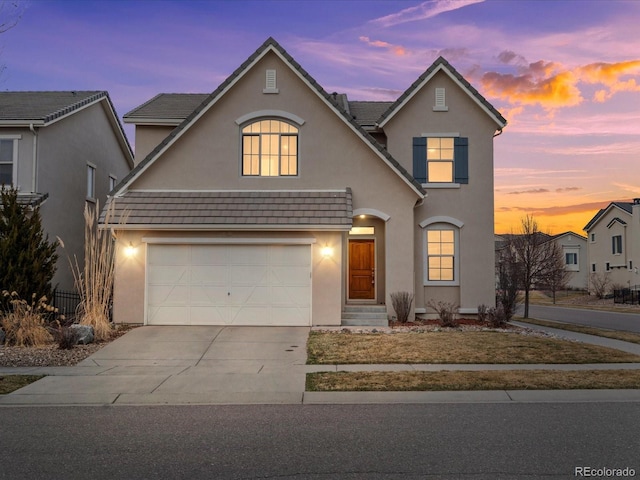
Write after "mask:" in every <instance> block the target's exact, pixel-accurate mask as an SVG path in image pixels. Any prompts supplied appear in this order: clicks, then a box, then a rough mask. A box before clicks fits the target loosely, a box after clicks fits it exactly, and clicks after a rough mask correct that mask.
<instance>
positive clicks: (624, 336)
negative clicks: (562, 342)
mask: <svg viewBox="0 0 640 480" xmlns="http://www.w3.org/2000/svg"><path fill="white" fill-rule="evenodd" d="M517 320H518V321H521V322H524V323H531V324H533V325H540V326H541V327H551V328H558V329H560V330H567V331H570V332H577V333H586V334H587V335H596V336H598V337H605V338H612V339H614V340H622V341H623V342H630V343H638V344H640V334H638V333H633V332H621V331H617V330H606V329H604V328H596V327H587V326H584V325H574V324H571V323H562V322H552V321H550V320H537V319H534V318H526V319H525V318H518V319H517Z"/></svg>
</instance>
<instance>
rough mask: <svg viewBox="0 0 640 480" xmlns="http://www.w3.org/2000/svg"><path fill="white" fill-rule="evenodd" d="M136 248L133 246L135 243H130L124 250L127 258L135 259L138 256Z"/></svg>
mask: <svg viewBox="0 0 640 480" xmlns="http://www.w3.org/2000/svg"><path fill="white" fill-rule="evenodd" d="M136 250H137V249H136V247H134V246H133V243H131V242H129V245H128V246H126V247H125V248H124V254H125V255H126V256H127V257H133V256H134V255H135V254H136Z"/></svg>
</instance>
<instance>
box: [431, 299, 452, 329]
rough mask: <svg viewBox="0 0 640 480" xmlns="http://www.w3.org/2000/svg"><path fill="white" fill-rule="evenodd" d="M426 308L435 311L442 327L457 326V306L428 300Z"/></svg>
mask: <svg viewBox="0 0 640 480" xmlns="http://www.w3.org/2000/svg"><path fill="white" fill-rule="evenodd" d="M427 306H428V307H430V308H432V309H434V310H435V311H436V313H437V314H438V317H439V318H440V324H441V325H442V326H443V327H457V326H458V305H456V304H455V303H450V302H443V301H440V300H439V301H437V302H436V301H435V300H429V302H428V303H427Z"/></svg>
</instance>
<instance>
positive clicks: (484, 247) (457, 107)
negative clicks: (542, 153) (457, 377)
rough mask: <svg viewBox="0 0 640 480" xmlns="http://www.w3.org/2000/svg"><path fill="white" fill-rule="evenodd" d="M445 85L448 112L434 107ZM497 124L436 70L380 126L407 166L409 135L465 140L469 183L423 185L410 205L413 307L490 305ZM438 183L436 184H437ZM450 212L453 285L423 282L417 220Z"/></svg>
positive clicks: (410, 164) (391, 148)
mask: <svg viewBox="0 0 640 480" xmlns="http://www.w3.org/2000/svg"><path fill="white" fill-rule="evenodd" d="M437 87H439V88H445V91H446V105H447V107H448V111H446V112H434V111H433V106H434V104H435V88H437ZM496 128H497V124H496V123H495V122H494V121H493V120H492V119H491V118H490V117H489V116H488V115H487V113H486V112H485V111H484V110H482V109H481V108H480V107H479V106H478V105H477V104H476V103H475V102H474V101H473V100H472V99H471V98H470V97H469V95H467V94H466V93H465V92H464V91H463V90H462V89H460V88H459V87H458V86H457V85H456V84H455V83H454V82H453V81H452V80H451V79H450V78H449V77H448V76H447V75H446V74H444V73H442V72H439V73H438V74H436V76H435V77H434V78H433V79H432V80H431V81H430V82H429V83H428V84H427V85H426V86H425V87H423V88H422V89H421V90H420V91H419V92H418V93H417V94H416V95H415V96H414V97H413V98H412V100H411V101H410V102H409V103H408V104H407V105H405V106H404V107H403V108H402V109H401V110H400V111H399V112H398V113H397V114H396V115H395V116H394V117H393V118H392V119H391V120H390V121H389V123H388V124H387V125H386V126H385V130H386V132H387V137H388V139H389V140H388V149H389V152H390V153H391V154H392V155H393V156H394V158H396V159H397V160H398V161H399V162H400V163H401V164H403V165H404V167H405V168H407V170H409V171H410V172H412V171H413V147H412V144H413V142H412V140H413V137H420V136H423V135H425V134H426V135H429V134H436V135H438V134H441V135H442V134H456V135H457V136H460V137H466V138H468V139H469V183H468V184H460V185H457V184H456V185H451V186H450V187H446V188H436V186H433V187H430V186H429V185H428V184H427V185H426V186H425V188H426V190H427V192H428V196H427V198H426V199H425V201H424V203H423V205H422V206H420V207H419V208H417V209H416V210H415V225H416V228H415V232H414V242H415V259H416V272H415V282H416V307H417V308H421V307H422V308H424V307H425V306H426V303H427V302H428V301H429V300H430V299H434V300H444V301H449V302H453V303H456V304H458V305H460V307H461V309H462V310H461V311H462V312H463V313H465V312H466V313H469V312H471V311H473V310H474V309H476V308H477V307H478V305H480V304H486V305H493V303H494V301H495V290H494V283H493V282H494V270H495V259H494V236H493V224H494V213H493V135H494V133H495V131H496ZM438 187H441V186H438ZM434 217H450V218H451V219H453V220H455V221H457V222H460V223H462V224H463V226H462V227H461V228H460V229H459V251H458V255H459V275H458V277H459V278H458V282H457V285H456V286H429V285H427V286H425V282H424V276H425V273H424V266H423V265H424V257H425V255H426V253H425V251H424V250H425V248H424V231H423V229H422V228H421V227H420V226H419V224H420V223H421V222H423V221H425V220H427V219H430V218H434Z"/></svg>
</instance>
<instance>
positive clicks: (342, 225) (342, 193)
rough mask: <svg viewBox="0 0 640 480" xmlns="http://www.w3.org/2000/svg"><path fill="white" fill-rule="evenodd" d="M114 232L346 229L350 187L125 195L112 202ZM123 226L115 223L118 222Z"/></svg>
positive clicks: (349, 215) (349, 220)
mask: <svg viewBox="0 0 640 480" xmlns="http://www.w3.org/2000/svg"><path fill="white" fill-rule="evenodd" d="M110 203H114V207H113V208H114V209H113V216H112V218H110V219H109V220H108V223H107V224H108V225H112V226H116V225H117V226H118V228H125V229H126V228H132V229H135V228H162V227H170V226H180V228H185V229H189V228H193V229H203V230H206V229H209V230H210V229H250V228H259V227H269V228H270V229H287V230H305V229H312V228H314V229H315V228H319V229H329V230H349V229H350V228H351V226H352V222H353V218H352V217H353V204H352V197H351V189H350V188H347V189H345V190H339V191H338V190H336V191H326V190H301V191H297V190H296V191H187V192H184V191H135V190H134V191H130V192H127V193H126V194H125V195H123V196H121V197H115V198H111V199H110V200H109V202H108V203H107V206H106V207H105V210H103V213H102V216H101V218H100V223H101V224H105V223H106V221H105V212H106V211H107V209H108V207H109V204H110ZM121 219H122V221H123V222H124V224H123V225H119V222H120V220H121Z"/></svg>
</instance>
